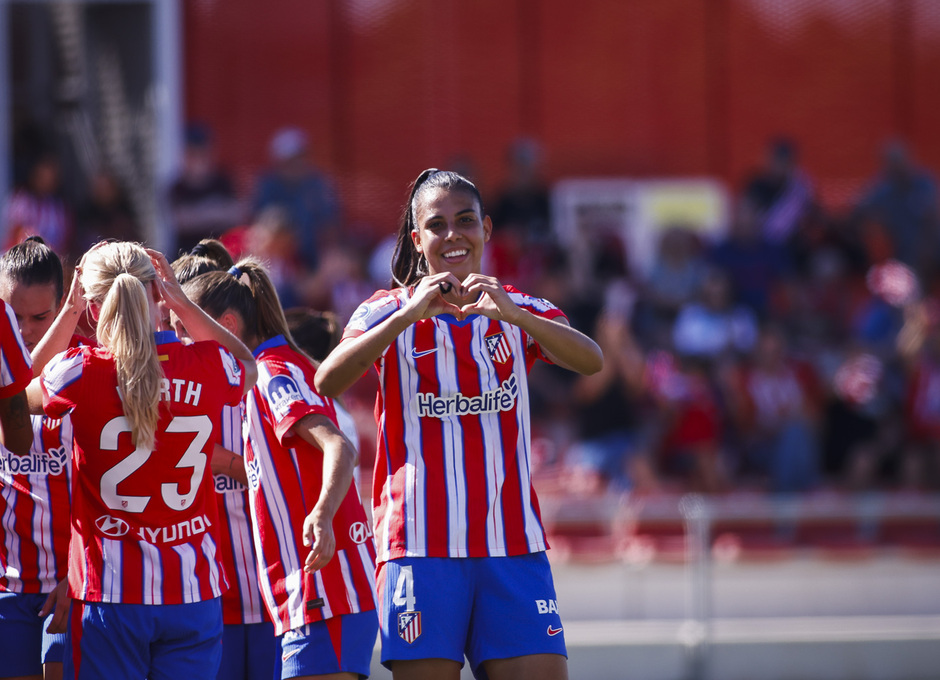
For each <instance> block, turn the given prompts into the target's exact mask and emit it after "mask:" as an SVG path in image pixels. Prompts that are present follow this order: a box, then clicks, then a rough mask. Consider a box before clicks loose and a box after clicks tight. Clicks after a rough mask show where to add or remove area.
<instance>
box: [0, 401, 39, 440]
mask: <svg viewBox="0 0 940 680" xmlns="http://www.w3.org/2000/svg"><path fill="white" fill-rule="evenodd" d="M0 443H2V444H3V445H4V446H5V447H6V448H8V449H9V450H10V451H12V452H13V453H15V454H16V455H18V456H25V455H27V454H28V453H29V447H30V446H32V443H33V425H32V422H31V421H30V419H29V407H28V404H27V401H26V392H25V391H23V392H18V393H16V394H14V395H13V396H12V397H6V398H4V399H0Z"/></svg>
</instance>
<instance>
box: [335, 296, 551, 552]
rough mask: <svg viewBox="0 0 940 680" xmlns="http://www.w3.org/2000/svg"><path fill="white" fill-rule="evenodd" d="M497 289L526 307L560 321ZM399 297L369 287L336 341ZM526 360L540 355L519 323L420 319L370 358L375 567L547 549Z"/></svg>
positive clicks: (378, 316) (389, 309)
mask: <svg viewBox="0 0 940 680" xmlns="http://www.w3.org/2000/svg"><path fill="white" fill-rule="evenodd" d="M504 288H505V289H506V291H507V292H508V293H509V296H510V298H511V299H512V300H513V301H514V302H515V303H516V304H517V305H519V306H520V307H523V308H525V309H526V310H528V311H530V312H532V313H533V314H536V315H538V316H541V317H545V318H548V319H552V318H557V317H563V316H564V315H563V314H562V312H561V311H560V310H559V309H558V308H557V307H555V306H554V305H552V304H551V303H549V302H546V301H545V300H542V299H540V298H534V297H531V296H528V295H525V294H523V293H520V292H519V291H518V290H516V289H515V288H512V287H511V286H504ZM411 292H412V290H411V289H402V288H399V289H395V290H392V291H384V290H383V291H378V292H377V293H375V294H374V295H373V296H372V297H371V298H369V299H368V300H366V301H365V302H364V303H363V304H362V305H360V307H359V309H357V310H356V312H355V313H354V314H353V316H352V318H351V319H350V321H349V324H348V325H347V327H346V331H345V333H344V335H343V338H344V340H345V339H347V338H352V337H356V336H359V335H361V334H362V333H364V332H366V331H368V330H369V329H371V328H373V327H375V326H376V325H377V324H379V323H381V322H382V321H383V320H385V319H386V318H388V316H389V315H391V314H392V313H394V312H395V311H397V310H398V309H400V308H401V307H402V306H404V305H405V304H406V303H407V301H408V299H409V296H410V295H411ZM537 358H542V359H543V360H546V361H547V360H548V359H547V358H546V357H545V356H544V355H543V354H542V352H541V350H540V348H539V346H538V344H537V343H536V342H535V341H534V340H533V339H532V338H531V337H529V336H528V335H527V334H526V333H525V332H524V331H522V329H520V328H518V327H517V326H513V325H512V324H508V323H504V322H499V321H493V320H491V319H488V318H486V317H483V316H478V315H474V316H471V317H469V318H467V319H465V320H463V321H457V319H455V318H454V317H452V316H450V315H441V316H437V317H434V318H433V319H424V320H421V321H419V322H418V323H416V324H414V325H412V326H411V327H409V328H408V329H406V330H405V331H404V332H403V333H401V335H399V336H398V338H397V339H396V341H395V342H394V343H392V344H391V345H390V346H389V347H388V348H387V349H386V350H385V352H383V354H382V356H381V357H379V359H378V361H376V363H375V366H376V369H377V370H378V373H379V394H378V398H377V400H376V406H375V415H376V421H377V424H378V428H379V432H378V436H377V437H376V439H377V442H378V451H377V454H376V461H375V474H374V477H373V485H372V506H373V518H374V527H375V540H376V549H377V551H378V559H379V562H384V561H386V560H390V559H395V558H397V557H404V556H417V557H422V556H426V557H490V556H493V557H495V556H506V555H520V554H525V553H530V552H539V551H542V550H545V549H546V548H547V547H548V545H547V542H546V539H545V531H544V529H543V528H542V522H541V518H540V515H539V506H538V499H537V498H536V495H535V489H534V488H533V487H532V479H531V469H530V460H531V453H530V442H529V431H530V425H529V395H528V383H527V376H528V371H529V369H530V368H531V367H532V364H533V363H534V361H535V360H536V359H537Z"/></svg>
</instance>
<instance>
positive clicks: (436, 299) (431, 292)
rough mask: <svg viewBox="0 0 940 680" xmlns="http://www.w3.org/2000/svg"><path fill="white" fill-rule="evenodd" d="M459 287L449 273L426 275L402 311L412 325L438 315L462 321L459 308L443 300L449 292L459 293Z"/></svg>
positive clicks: (457, 282)
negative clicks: (450, 316)
mask: <svg viewBox="0 0 940 680" xmlns="http://www.w3.org/2000/svg"><path fill="white" fill-rule="evenodd" d="M460 286H461V283H460V281H458V280H457V277H456V276H454V275H453V274H452V273H450V272H444V273H442V274H428V275H427V276H425V277H424V278H422V279H421V280H420V281H419V282H418V283H417V285H416V286H415V288H414V292H413V293H412V295H411V298H410V299H409V300H408V303H407V304H406V305H405V306H404V307H403V308H402V311H403V312H404V313H405V314H406V315H407V316H408V319H409V320H410V321H411V322H412V323H414V322H416V321H419V320H421V319H430V318H432V317H435V316H438V315H439V314H451V315H453V316H454V317H456V318H457V319H460V320H462V318H461V317H462V313H461V310H460V307H458V306H457V305H455V304H453V303H452V302H448V301H447V300H446V299H445V298H444V296H445V295H447V294H448V293H450V292H451V291H459V290H460Z"/></svg>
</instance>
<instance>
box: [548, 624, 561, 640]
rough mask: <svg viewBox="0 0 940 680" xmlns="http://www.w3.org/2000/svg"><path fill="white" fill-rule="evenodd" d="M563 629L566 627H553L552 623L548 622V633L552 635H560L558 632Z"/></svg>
mask: <svg viewBox="0 0 940 680" xmlns="http://www.w3.org/2000/svg"><path fill="white" fill-rule="evenodd" d="M563 630H564V628H552V624H548V634H549V635H550V636H551V637H555V636H556V635H558V634H559V633H560V632H561V631H563Z"/></svg>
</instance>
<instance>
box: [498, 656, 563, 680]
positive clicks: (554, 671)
mask: <svg viewBox="0 0 940 680" xmlns="http://www.w3.org/2000/svg"><path fill="white" fill-rule="evenodd" d="M483 670H484V671H486V678H487V679H488V680H530V679H531V680H568V660H567V659H566V658H565V657H563V656H561V655H559V654H530V655H527V656H516V657H512V658H509V659H489V660H487V661H484V662H483Z"/></svg>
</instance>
